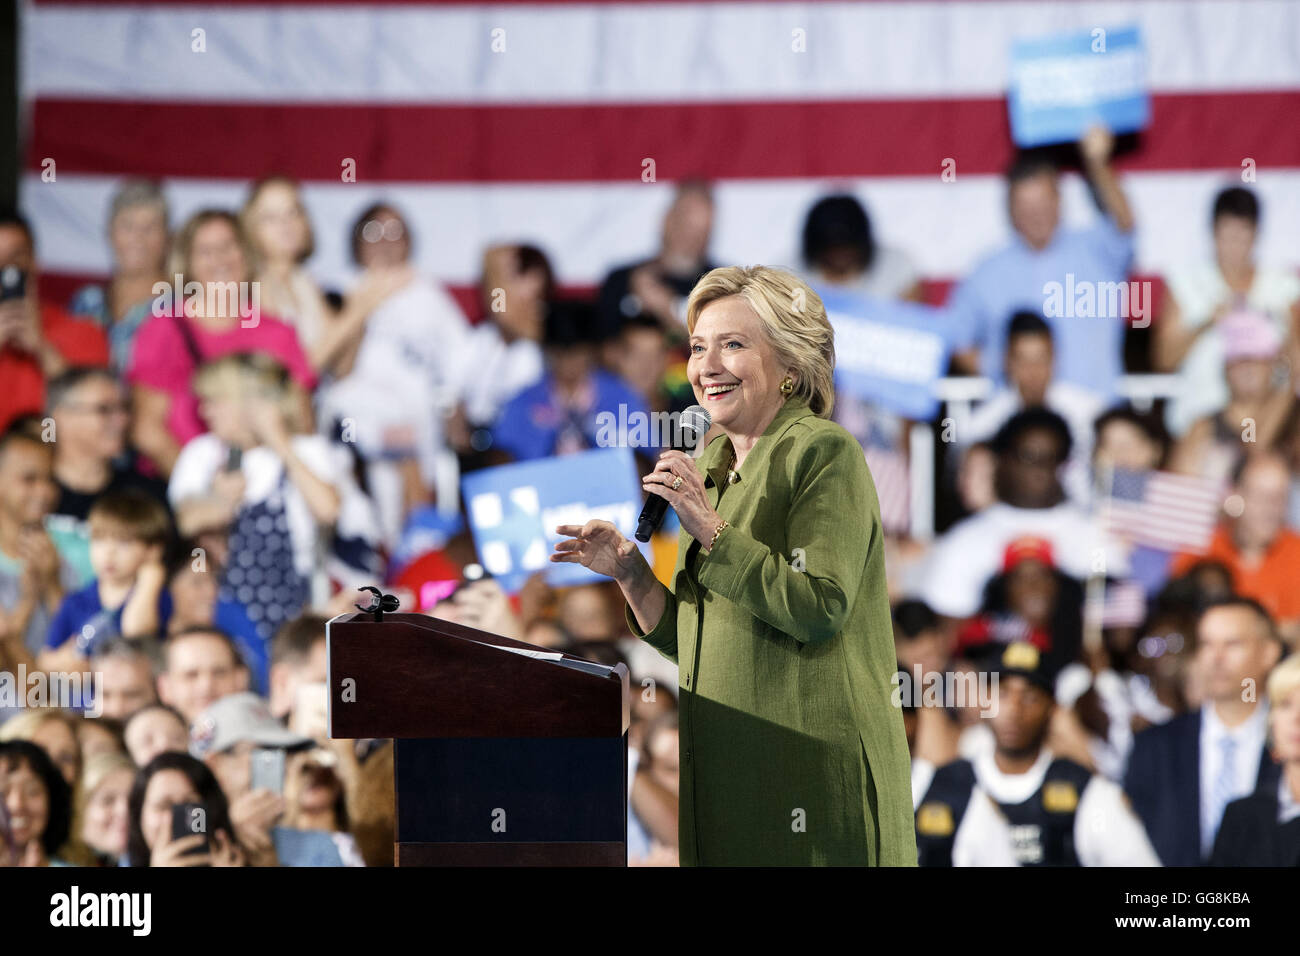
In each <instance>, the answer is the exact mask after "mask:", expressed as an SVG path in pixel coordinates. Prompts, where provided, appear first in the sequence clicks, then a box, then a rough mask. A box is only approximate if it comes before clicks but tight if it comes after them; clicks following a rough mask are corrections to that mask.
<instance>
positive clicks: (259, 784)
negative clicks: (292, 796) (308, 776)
mask: <svg viewBox="0 0 1300 956" xmlns="http://www.w3.org/2000/svg"><path fill="white" fill-rule="evenodd" d="M251 759H252V761H253V766H252V773H251V776H250V779H249V786H250V789H253V790H270V791H271V792H272V793H277V794H281V795H283V794H284V751H283V750H281V749H280V748H278V747H258V748H256V749H255V750H254V751H253V753H252V758H251Z"/></svg>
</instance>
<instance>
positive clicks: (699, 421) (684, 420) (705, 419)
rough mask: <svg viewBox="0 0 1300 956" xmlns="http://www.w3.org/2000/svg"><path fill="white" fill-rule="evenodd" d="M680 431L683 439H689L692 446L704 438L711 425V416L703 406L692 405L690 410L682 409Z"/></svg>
mask: <svg viewBox="0 0 1300 956" xmlns="http://www.w3.org/2000/svg"><path fill="white" fill-rule="evenodd" d="M680 421H681V429H682V432H683V436H682V437H683V438H691V439H693V440H692V445H694V444H695V443H696V442H699V441H700V440H701V439H703V438H704V435H705V434H706V433H707V432H708V430H709V428H710V427H712V425H713V416H712V415H710V414H709V410H708V409H707V408H705V407H704V406H703V405H692V406H691V407H690V408H687V409H683V411H682V416H681V419H680Z"/></svg>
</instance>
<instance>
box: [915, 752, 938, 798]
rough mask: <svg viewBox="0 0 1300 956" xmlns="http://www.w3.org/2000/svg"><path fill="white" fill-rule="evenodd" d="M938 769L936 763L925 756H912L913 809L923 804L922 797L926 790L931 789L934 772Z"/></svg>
mask: <svg viewBox="0 0 1300 956" xmlns="http://www.w3.org/2000/svg"><path fill="white" fill-rule="evenodd" d="M936 769H938V768H936V767H935V765H934V764H933V763H932V762H931V761H929V760H926V759H925V758H924V757H913V758H912V809H913V810H915V809H916V808H917V807H919V806H920V805H921V799H922V798H923V797H924V796H925V792H926V791H927V790H929V789H930V784H931V782H933V780H934V772H935V770H936Z"/></svg>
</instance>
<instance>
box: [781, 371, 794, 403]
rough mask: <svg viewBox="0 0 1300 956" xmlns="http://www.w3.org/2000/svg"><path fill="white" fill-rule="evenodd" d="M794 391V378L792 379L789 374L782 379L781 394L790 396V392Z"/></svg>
mask: <svg viewBox="0 0 1300 956" xmlns="http://www.w3.org/2000/svg"><path fill="white" fill-rule="evenodd" d="M793 391H794V379H792V378H791V377H790V376H789V375H787V376H786V377H785V378H783V379H781V394H782V395H784V396H785V397H786V398H789V397H790V393H791V392H793Z"/></svg>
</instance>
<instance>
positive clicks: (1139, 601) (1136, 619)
mask: <svg viewBox="0 0 1300 956" xmlns="http://www.w3.org/2000/svg"><path fill="white" fill-rule="evenodd" d="M1146 615H1147V595H1146V591H1144V590H1143V589H1142V585H1140V584H1138V583H1137V582H1136V581H1127V580H1125V581H1110V582H1107V584H1106V597H1105V599H1104V600H1103V601H1102V605H1101V626H1102V627H1137V626H1138V625H1139V624H1141V623H1142V621H1143V620H1144V619H1145V618H1146Z"/></svg>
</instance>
